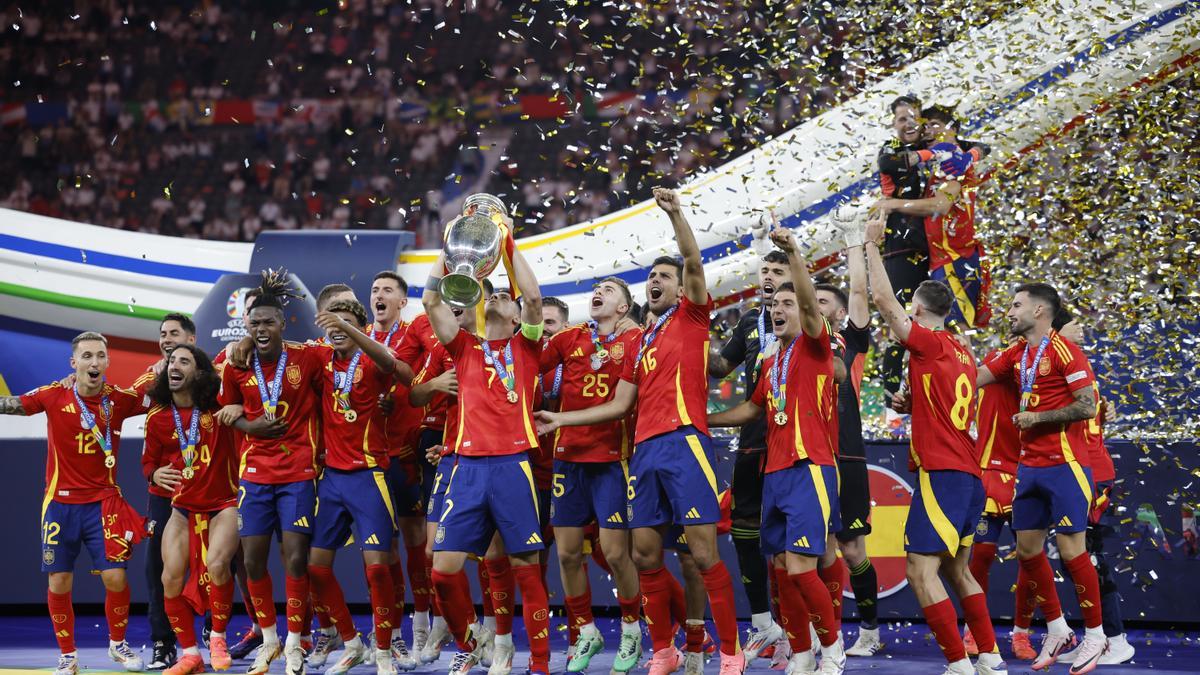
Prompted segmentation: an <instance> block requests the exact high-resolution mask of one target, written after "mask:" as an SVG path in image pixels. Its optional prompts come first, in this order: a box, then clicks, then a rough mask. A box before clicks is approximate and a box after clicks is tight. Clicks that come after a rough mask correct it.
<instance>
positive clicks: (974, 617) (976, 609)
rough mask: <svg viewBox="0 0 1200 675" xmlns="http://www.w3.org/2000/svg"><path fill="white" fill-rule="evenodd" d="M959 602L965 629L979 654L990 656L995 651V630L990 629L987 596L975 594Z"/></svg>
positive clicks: (990, 618)
mask: <svg viewBox="0 0 1200 675" xmlns="http://www.w3.org/2000/svg"><path fill="white" fill-rule="evenodd" d="M960 602H961V604H962V609H963V617H964V618H965V619H966V620H967V627H968V628H970V629H971V636H972V637H974V638H975V644H976V645H978V646H979V653H980V654H991V653H992V652H993V651H994V650H995V649H996V629H995V628H993V627H992V617H991V616H990V615H989V614H988V606H987V596H986V595H984V594H983V593H976V594H975V595H968V596H967V597H965V598H961V599H960Z"/></svg>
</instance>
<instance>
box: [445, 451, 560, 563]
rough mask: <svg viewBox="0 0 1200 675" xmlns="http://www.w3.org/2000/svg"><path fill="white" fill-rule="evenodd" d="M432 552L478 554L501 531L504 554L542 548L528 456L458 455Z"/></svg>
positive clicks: (531, 470) (535, 494)
mask: <svg viewBox="0 0 1200 675" xmlns="http://www.w3.org/2000/svg"><path fill="white" fill-rule="evenodd" d="M449 482H450V484H449V485H448V486H447V487H446V496H445V498H444V502H445V506H443V507H442V517H441V520H439V521H438V527H437V533H436V534H435V535H434V538H433V550H434V551H461V552H465V553H474V554H475V555H480V556H482V555H483V554H484V552H486V551H487V548H488V544H490V543H491V541H492V535H493V534H494V533H496V532H499V533H500V538H501V539H502V540H503V541H504V549H505V550H506V551H508V553H509V554H518V553H528V552H529V551H540V550H542V549H544V548H545V544H544V543H543V541H542V528H541V525H540V522H539V518H538V495H537V489H536V488H535V487H534V484H533V467H532V466H531V465H530V462H529V455H528V454H527V453H524V452H519V453H516V454H513V455H502V456H499V457H462V456H460V457H459V458H458V465H457V466H455V467H454V471H452V472H451V474H450V481H449Z"/></svg>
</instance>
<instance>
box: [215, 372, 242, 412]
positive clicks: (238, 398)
mask: <svg viewBox="0 0 1200 675" xmlns="http://www.w3.org/2000/svg"><path fill="white" fill-rule="evenodd" d="M236 372H237V369H236V368H231V367H229V364H225V368H223V369H222V370H221V394H220V396H218V398H217V400H218V401H220V403H221V405H232V404H240V403H241V402H242V388H241V387H239V386H238V381H237V377H235V375H234V373H236Z"/></svg>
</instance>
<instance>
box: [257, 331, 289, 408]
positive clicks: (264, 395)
mask: <svg viewBox="0 0 1200 675" xmlns="http://www.w3.org/2000/svg"><path fill="white" fill-rule="evenodd" d="M286 368H287V348H286V347H284V348H283V349H282V350H280V352H279V362H278V363H276V364H275V379H274V380H272V381H271V388H270V391H269V392H268V390H267V384H266V377H265V376H264V375H263V369H262V364H261V363H260V362H259V360H258V352H257V351H256V352H254V374H255V375H256V376H257V377H256V381H257V382H258V397H259V398H260V399H262V406H263V412H265V413H266V414H267V415H270V419H274V418H275V408H276V407H277V406H278V405H279V394H280V392H282V391H283V371H284V370H285V369H286Z"/></svg>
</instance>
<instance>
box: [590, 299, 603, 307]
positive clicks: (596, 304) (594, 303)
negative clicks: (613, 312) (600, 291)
mask: <svg viewBox="0 0 1200 675" xmlns="http://www.w3.org/2000/svg"><path fill="white" fill-rule="evenodd" d="M603 304H604V300H603V298H592V307H593V308H597V309H598V308H599V307H600V306H601V305H603Z"/></svg>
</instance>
